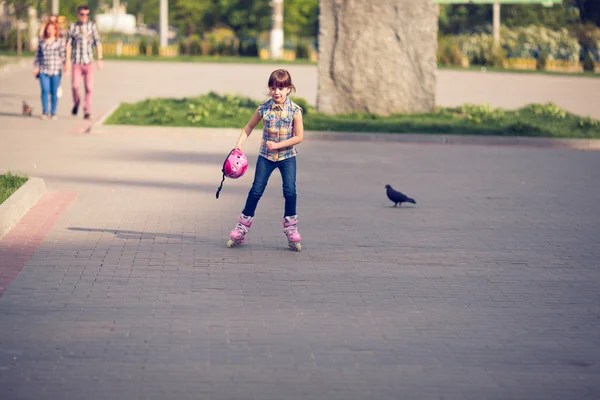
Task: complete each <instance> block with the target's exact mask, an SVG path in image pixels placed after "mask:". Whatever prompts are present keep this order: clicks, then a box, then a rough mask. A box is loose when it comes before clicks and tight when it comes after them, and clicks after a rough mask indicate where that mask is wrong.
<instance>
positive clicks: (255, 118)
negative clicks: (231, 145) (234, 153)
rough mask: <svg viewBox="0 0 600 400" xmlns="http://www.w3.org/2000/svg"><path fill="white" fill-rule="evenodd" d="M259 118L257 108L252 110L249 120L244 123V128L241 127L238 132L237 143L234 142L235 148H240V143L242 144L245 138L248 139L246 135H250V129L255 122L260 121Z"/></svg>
mask: <svg viewBox="0 0 600 400" xmlns="http://www.w3.org/2000/svg"><path fill="white" fill-rule="evenodd" d="M261 118H262V117H261V115H260V114H259V113H258V109H256V110H255V111H254V115H252V118H250V121H248V123H247V124H246V126H245V127H244V129H242V133H240V137H239V139H238V141H237V143H236V144H235V148H236V149H239V150H241V149H242V145H243V144H244V142H245V141H246V139H248V136H250V134H251V133H252V129H254V127H255V126H256V124H258V123H259V122H260V120H261Z"/></svg>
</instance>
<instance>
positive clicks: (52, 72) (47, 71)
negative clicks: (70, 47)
mask: <svg viewBox="0 0 600 400" xmlns="http://www.w3.org/2000/svg"><path fill="white" fill-rule="evenodd" d="M66 60H67V51H66V47H65V42H64V41H63V40H61V39H60V32H59V30H58V26H57V24H56V22H48V24H46V27H45V28H44V39H43V40H41V41H40V44H39V46H38V49H37V53H36V55H35V62H34V70H33V75H34V76H36V77H38V78H39V79H40V86H41V88H42V110H43V111H42V115H41V118H42V119H47V118H48V95H51V96H52V119H56V106H57V105H58V87H59V85H60V78H61V73H62V71H64V72H67V70H68V65H67V64H66Z"/></svg>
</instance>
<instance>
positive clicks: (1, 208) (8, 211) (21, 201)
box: [0, 178, 46, 239]
mask: <svg viewBox="0 0 600 400" xmlns="http://www.w3.org/2000/svg"><path fill="white" fill-rule="evenodd" d="M44 193H46V184H45V183H44V180H43V179H41V178H29V179H27V182H25V184H24V185H23V186H21V187H20V188H19V189H18V190H17V191H16V192H14V193H13V194H12V195H11V196H10V197H9V198H8V199H6V201H5V202H4V203H2V204H0V239H2V237H3V236H4V235H6V234H7V233H8V232H9V231H10V230H11V229H12V228H13V227H14V226H15V225H16V224H17V222H19V220H21V218H22V217H23V216H24V215H25V214H26V213H27V211H29V209H30V208H31V207H33V206H34V205H35V204H36V203H37V202H38V200H39V199H40V198H41V197H42V196H43V195H44Z"/></svg>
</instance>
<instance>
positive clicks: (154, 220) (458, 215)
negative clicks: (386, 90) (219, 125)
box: [0, 63, 600, 400]
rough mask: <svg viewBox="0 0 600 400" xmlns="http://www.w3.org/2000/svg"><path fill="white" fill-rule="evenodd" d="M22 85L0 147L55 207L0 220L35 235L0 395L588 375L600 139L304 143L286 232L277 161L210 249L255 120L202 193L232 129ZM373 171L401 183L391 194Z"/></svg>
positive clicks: (560, 390)
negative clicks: (56, 108) (44, 114)
mask: <svg viewBox="0 0 600 400" xmlns="http://www.w3.org/2000/svg"><path fill="white" fill-rule="evenodd" d="M190 67H191V66H190ZM110 68H111V66H110V63H107V71H108V70H109V69H110ZM186 68H187V67H186ZM267 68H268V66H267ZM139 74H140V77H141V76H142V71H139ZM17 76H18V77H19V79H21V78H23V77H22V76H21V75H17ZM98 76H99V80H100V76H101V75H100V74H99V75H98ZM17 81H19V80H17V79H15V82H17ZM127 85H132V83H131V82H130V83H123V86H127ZM34 89H35V88H34ZM34 89H31V90H29V89H28V90H29V91H28V92H25V96H26V98H28V99H29V98H34V96H35V94H36V93H37V92H36V91H35V90H34ZM18 90H20V88H19V87H18V85H17V84H16V83H13V81H12V80H11V81H10V82H8V85H6V86H5V85H4V82H2V88H1V89H0V94H1V95H2V96H1V97H0V101H1V102H0V112H2V113H4V114H3V115H2V116H0V124H2V126H3V131H2V146H0V168H2V169H11V170H16V171H22V172H25V173H27V174H30V175H35V176H39V177H42V178H43V179H44V180H45V182H46V185H47V188H48V191H49V192H50V193H49V196H54V197H47V198H46V199H45V202H44V203H41V204H40V207H38V209H36V210H35V212H39V213H41V214H40V215H44V214H45V215H52V216H53V218H54V221H52V224H51V225H50V224H49V225H47V226H46V228H47V232H39V223H38V218H34V215H30V218H28V219H27V220H24V221H22V224H20V226H19V229H20V231H19V233H20V236H18V237H16V236H15V237H13V239H12V241H11V242H10V243H9V242H6V241H4V239H3V240H2V241H0V257H2V256H1V254H7V252H12V253H17V254H25V253H26V251H29V249H30V248H29V247H27V248H26V246H28V245H27V244H26V243H25V240H28V239H31V238H35V239H37V240H38V241H39V243H38V244H39V247H37V248H36V249H35V250H33V251H31V257H30V258H29V259H27V260H26V261H24V265H23V267H22V269H21V270H20V272H19V274H18V275H17V276H16V279H14V280H13V281H12V283H11V284H10V286H8V288H7V289H6V290H5V291H4V292H3V294H2V295H1V296H0V321H1V323H0V398H2V399H11V400H12V399H57V398H60V399H67V400H68V399H106V398H115V399H138V398H139V399H164V398H172V399H261V400H262V399H292V400H293V399H316V398H318V399H328V400H329V399H344V400H346V399H396V398H411V399H431V398H445V399H463V398H477V399H480V398H489V399H501V398H503V399H504V398H510V399H527V400H530V399H565V398H577V399H593V398H597V397H598V396H599V395H600V383H598V382H599V381H598V379H597V378H598V375H599V374H600V363H599V362H598V360H599V359H600V337H599V336H598V332H599V331H600V309H599V308H598V304H600V292H598V286H599V284H600V270H599V269H598V265H599V264H600V243H599V242H598V240H597V238H598V237H600V228H599V227H600V213H598V204H600V186H598V184H597V183H598V182H599V181H600V153H598V152H581V151H574V150H568V149H536V148H518V147H483V146H424V145H419V144H404V143H385V144H384V145H383V144H381V143H376V142H373V143H369V142H358V143H357V142H350V141H335V142H334V141H306V142H305V143H302V144H301V145H300V147H299V159H298V163H299V165H298V168H299V170H298V183H297V184H298V194H299V198H298V202H299V203H298V213H299V219H300V225H299V229H300V232H301V234H302V236H303V241H302V245H303V251H302V252H301V253H294V252H291V251H289V250H288V249H287V245H286V241H285V237H284V235H283V233H282V227H281V215H282V212H283V199H282V195H281V179H280V177H279V175H278V174H277V173H275V174H273V177H272V179H271V181H270V183H269V186H268V187H267V190H266V192H265V194H264V198H263V199H262V200H261V203H260V204H259V208H258V210H257V218H256V222H255V223H254V225H253V226H252V230H251V233H250V235H249V242H248V243H247V244H246V245H244V246H242V247H240V248H236V249H227V248H226V247H225V243H226V239H227V234H228V232H229V231H230V230H231V229H232V228H233V226H234V225H235V219H236V217H237V215H238V214H239V212H240V210H241V208H242V206H243V202H244V200H245V196H246V194H247V191H248V189H249V187H250V184H251V179H252V176H253V172H254V169H253V166H254V162H255V160H256V157H257V151H258V143H259V136H258V135H255V136H252V137H251V138H250V139H249V141H248V142H247V145H246V146H245V150H246V151H247V153H248V154H249V157H250V160H251V167H252V168H251V169H250V170H249V171H248V174H247V175H246V176H244V177H243V178H242V179H240V180H236V181H234V180H227V181H226V183H225V186H224V189H223V191H222V192H221V195H220V198H219V200H216V199H215V192H216V190H217V187H218V185H219V182H220V180H221V173H220V168H221V165H222V162H223V157H224V155H226V154H227V151H228V150H229V149H230V148H231V146H232V144H233V143H234V142H235V135H234V134H233V133H230V134H225V135H223V133H222V132H220V131H218V130H214V131H212V132H207V133H206V134H201V135H199V134H196V133H194V134H192V133H191V132H188V131H186V130H180V131H176V130H173V131H169V132H168V133H164V132H161V131H158V130H147V131H145V130H143V131H142V130H139V129H127V128H122V129H110V130H107V131H105V132H100V133H97V134H81V133H78V131H77V129H76V127H77V126H78V125H79V124H81V121H80V120H79V119H72V118H70V117H63V118H61V119H60V120H58V121H41V120H39V119H34V118H32V119H28V118H22V117H18V116H10V115H6V114H10V111H9V108H8V107H9V103H10V102H14V101H16V102H18V101H20V99H21V96H20V92H18ZM106 90H107V91H111V90H112V91H114V92H115V93H117V87H116V86H110V87H106ZM166 90H167V89H165V91H166ZM17 93H19V95H17ZM98 93H99V95H98V100H97V109H98V110H102V109H108V108H109V107H110V104H111V102H113V101H114V99H111V98H110V97H114V96H109V95H107V94H106V93H104V94H100V93H101V92H100V90H99V92H98ZM119 93H120V92H119ZM160 94H162V93H157V95H160ZM63 100H64V99H63ZM33 101H35V100H33ZM60 107H61V108H60V110H62V111H61V112H62V113H63V114H62V115H66V114H68V108H69V103H68V101H63V102H62V103H61V105H60ZM65 110H66V112H65ZM331 154H339V156H337V157H335V159H332V158H331ZM388 183H389V184H391V185H392V186H394V187H395V188H397V189H399V190H402V191H404V192H406V193H407V194H409V195H411V197H414V198H415V199H416V200H417V203H418V204H417V205H416V206H412V207H408V206H407V207H404V206H403V207H402V208H393V207H390V206H391V203H390V202H389V201H388V200H387V199H386V197H385V189H384V186H385V184H388ZM44 207H46V211H47V212H46V213H44ZM34 230H38V233H37V234H36V235H34V234H33V232H34ZM27 232H30V233H31V234H29V235H28V234H27ZM7 243H9V245H7ZM20 246H22V247H20ZM23 249H25V250H23ZM0 259H1V258H0ZM0 268H5V266H4V265H2V266H0Z"/></svg>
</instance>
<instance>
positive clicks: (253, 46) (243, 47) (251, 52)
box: [239, 38, 258, 57]
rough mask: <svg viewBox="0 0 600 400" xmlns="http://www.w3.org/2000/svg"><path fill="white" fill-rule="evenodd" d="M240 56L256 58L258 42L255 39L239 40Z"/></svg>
mask: <svg viewBox="0 0 600 400" xmlns="http://www.w3.org/2000/svg"><path fill="white" fill-rule="evenodd" d="M239 52H240V56H244V57H258V40H257V39H256V38H247V39H242V40H240V50H239Z"/></svg>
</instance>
